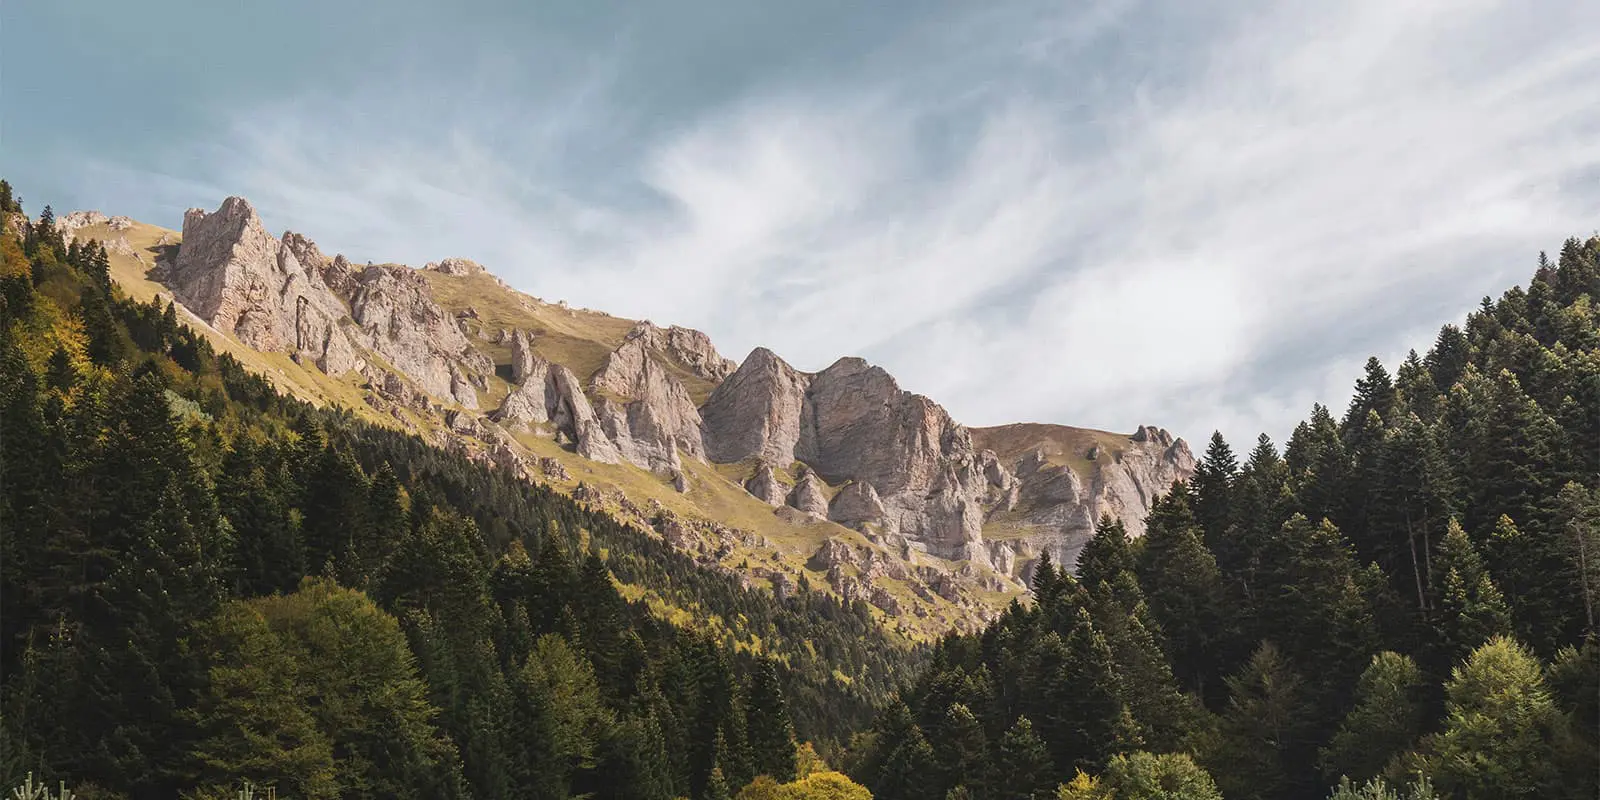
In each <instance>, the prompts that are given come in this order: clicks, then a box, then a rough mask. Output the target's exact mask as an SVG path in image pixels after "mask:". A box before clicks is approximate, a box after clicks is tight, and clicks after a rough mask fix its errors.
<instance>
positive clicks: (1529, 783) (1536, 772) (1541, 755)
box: [1425, 637, 1565, 800]
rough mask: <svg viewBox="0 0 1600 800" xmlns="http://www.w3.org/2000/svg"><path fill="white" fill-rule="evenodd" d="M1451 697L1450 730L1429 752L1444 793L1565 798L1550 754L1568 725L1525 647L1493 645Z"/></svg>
mask: <svg viewBox="0 0 1600 800" xmlns="http://www.w3.org/2000/svg"><path fill="white" fill-rule="evenodd" d="M1445 694H1446V698H1447V699H1446V715H1445V721H1444V727H1443V729H1442V730H1440V731H1439V733H1438V734H1436V735H1435V736H1433V737H1432V738H1431V739H1430V741H1429V742H1428V743H1427V745H1426V748H1425V749H1426V753H1427V763H1428V771H1429V772H1430V774H1432V776H1433V778H1434V779H1435V780H1436V781H1438V783H1439V788H1440V790H1441V791H1443V792H1446V793H1448V794H1450V795H1453V796H1456V797H1464V798H1468V800H1474V799H1475V798H1505V799H1506V800H1517V798H1528V799H1529V800H1532V799H1533V798H1547V797H1558V796H1561V791H1560V790H1561V786H1560V783H1561V776H1560V774H1559V773H1558V771H1557V769H1556V763H1555V760H1554V759H1553V758H1552V755H1553V753H1554V752H1555V742H1556V741H1557V740H1558V739H1559V738H1560V737H1561V736H1563V735H1564V733H1565V732H1564V731H1563V727H1564V723H1565V721H1564V720H1563V719H1562V718H1561V715H1560V712H1559V711H1558V710H1557V708H1556V706H1555V702H1554V701H1553V700H1552V698H1551V696H1550V690H1549V687H1548V686H1547V685H1546V684H1545V678H1544V670H1543V665H1541V664H1540V663H1539V660H1538V659H1537V658H1536V657H1534V655H1533V654H1532V653H1530V652H1528V650H1527V648H1525V647H1523V646H1522V645H1520V644H1518V643H1517V642H1516V641H1514V640H1511V639H1505V638H1501V637H1496V638H1494V639H1491V640H1490V641H1489V642H1488V643H1486V644H1484V645H1483V646H1481V647H1479V648H1478V649H1476V650H1474V651H1473V652H1472V654H1471V655H1470V656H1469V657H1468V658H1467V660H1466V662H1465V663H1464V664H1462V665H1461V666H1460V667H1457V668H1456V670H1455V672H1454V673H1453V675H1452V677H1451V679H1450V682H1449V683H1448V684H1447V685H1446V686H1445Z"/></svg>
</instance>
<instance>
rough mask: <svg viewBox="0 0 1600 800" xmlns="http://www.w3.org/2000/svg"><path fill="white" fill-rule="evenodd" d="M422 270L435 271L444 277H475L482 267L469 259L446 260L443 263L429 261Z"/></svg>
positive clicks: (481, 270)
mask: <svg viewBox="0 0 1600 800" xmlns="http://www.w3.org/2000/svg"><path fill="white" fill-rule="evenodd" d="M422 268H423V269H431V270H436V271H438V272H443V273H444V274H446V275H477V274H478V273H480V272H483V271H484V269H483V265H482V264H479V263H478V262H476V261H473V260H472V259H469V258H447V259H445V260H443V261H438V262H433V261H430V262H428V263H427V264H426V265H424V266H423V267H422Z"/></svg>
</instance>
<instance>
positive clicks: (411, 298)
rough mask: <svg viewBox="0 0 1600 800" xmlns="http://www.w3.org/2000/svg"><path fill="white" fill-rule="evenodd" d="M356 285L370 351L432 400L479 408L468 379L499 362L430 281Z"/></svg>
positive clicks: (384, 277)
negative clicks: (437, 298)
mask: <svg viewBox="0 0 1600 800" xmlns="http://www.w3.org/2000/svg"><path fill="white" fill-rule="evenodd" d="M180 256H181V253H180ZM357 281H358V284H359V286H358V288H357V289H356V291H355V294H354V296H353V297H351V299H350V312H351V316H352V317H353V318H354V319H355V321H356V323H357V324H358V325H360V326H361V333H362V335H363V338H364V339H365V340H366V343H367V344H368V346H370V347H371V348H372V349H373V350H376V351H377V352H378V353H380V354H381V355H383V357H384V358H385V359H386V360H388V362H389V363H390V364H393V365H394V367H395V368H396V369H398V370H399V371H401V372H403V373H405V374H406V376H408V377H410V378H411V379H412V380H414V381H416V382H417V384H418V385H419V386H421V387H422V389H423V391H426V392H427V393H428V394H431V395H433V396H435V397H445V398H452V399H454V400H455V401H456V402H458V403H460V404H461V405H462V406H464V407H466V408H477V407H478V400H477V396H476V393H475V392H472V391H471V385H470V382H469V381H468V380H467V379H466V377H465V375H464V374H463V373H465V372H468V371H470V372H475V373H480V374H481V373H492V372H494V362H492V361H490V360H489V357H488V356H486V355H483V354H482V353H480V352H478V351H477V350H475V349H474V348H473V347H472V345H471V343H470V342H468V341H467V336H466V334H465V333H464V332H463V331H462V329H461V325H460V323H458V322H457V321H456V319H455V318H454V317H452V316H451V315H449V314H447V313H445V310H444V309H442V308H440V307H439V304H438V303H436V302H434V300H433V295H432V293H431V291H430V289H429V287H428V282H427V280H426V279H425V278H423V277H422V276H421V275H420V274H418V273H417V272H416V271H415V270H411V269H408V268H406V267H398V266H392V265H372V266H368V267H367V268H366V269H365V270H363V271H362V272H361V273H360V275H359V276H357Z"/></svg>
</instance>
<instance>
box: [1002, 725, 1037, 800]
mask: <svg viewBox="0 0 1600 800" xmlns="http://www.w3.org/2000/svg"><path fill="white" fill-rule="evenodd" d="M1049 783H1050V751H1049V750H1047V749H1046V748H1045V745H1044V742H1042V741H1040V740H1039V737H1038V736H1037V735H1035V734H1034V732H1033V723H1031V722H1029V721H1028V718H1027V717H1017V721H1016V722H1015V723H1013V724H1012V725H1011V728H1010V730H1007V731H1006V734H1005V736H1003V737H1001V739H1000V746H999V751H998V753H997V755H996V758H995V762H994V769H993V772H992V774H991V776H990V778H989V781H988V785H989V786H990V787H991V788H992V789H993V792H994V797H995V800H1036V798H1041V797H1042V796H1043V793H1044V791H1045V788H1046V787H1047V786H1048V785H1049Z"/></svg>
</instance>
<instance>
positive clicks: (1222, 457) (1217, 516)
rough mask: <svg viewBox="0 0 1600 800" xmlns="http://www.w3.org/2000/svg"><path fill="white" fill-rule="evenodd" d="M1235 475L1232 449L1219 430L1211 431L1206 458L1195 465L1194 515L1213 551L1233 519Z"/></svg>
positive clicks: (1235, 468)
mask: <svg viewBox="0 0 1600 800" xmlns="http://www.w3.org/2000/svg"><path fill="white" fill-rule="evenodd" d="M1238 472H1239V462H1238V459H1236V458H1235V457H1234V455H1233V448H1231V447H1229V446H1228V443H1227V441H1226V440H1224V439H1223V438H1222V433H1221V432H1220V431H1213V432H1212V433H1211V443H1210V444H1208V445H1207V446H1206V454H1205V457H1204V458H1202V459H1200V463H1199V464H1197V465H1195V473H1194V494H1195V501H1194V515H1195V519H1196V520H1198V521H1199V523H1200V527H1201V529H1202V530H1204V531H1205V536H1204V541H1205V543H1206V546H1207V547H1209V548H1211V549H1212V550H1213V551H1215V550H1216V548H1217V546H1218V542H1219V541H1220V540H1221V539H1222V537H1224V536H1225V535H1226V534H1227V529H1228V523H1229V521H1230V520H1231V519H1232V516H1233V508H1232V490H1233V480H1234V477H1235V476H1236V475H1237V474H1238Z"/></svg>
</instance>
